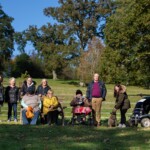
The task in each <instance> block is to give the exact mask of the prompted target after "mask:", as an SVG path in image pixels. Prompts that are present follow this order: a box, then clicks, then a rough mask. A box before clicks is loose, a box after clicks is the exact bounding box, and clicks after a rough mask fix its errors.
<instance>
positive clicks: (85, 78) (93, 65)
mask: <svg viewBox="0 0 150 150" xmlns="http://www.w3.org/2000/svg"><path fill="white" fill-rule="evenodd" d="M103 50H104V46H103V45H102V43H101V41H100V39H99V38H97V37H93V39H92V41H91V42H90V43H89V45H88V50H87V51H86V52H84V53H82V55H81V57H80V65H79V67H78V75H79V77H80V80H81V81H82V82H89V80H91V77H92V76H93V74H94V73H95V72H98V73H99V67H98V66H99V64H100V63H101V56H102V54H103Z"/></svg>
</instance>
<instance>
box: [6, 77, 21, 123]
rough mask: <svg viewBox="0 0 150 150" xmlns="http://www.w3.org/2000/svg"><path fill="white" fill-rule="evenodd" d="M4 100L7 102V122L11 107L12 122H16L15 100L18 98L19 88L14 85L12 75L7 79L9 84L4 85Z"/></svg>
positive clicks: (14, 81) (9, 117)
mask: <svg viewBox="0 0 150 150" xmlns="http://www.w3.org/2000/svg"><path fill="white" fill-rule="evenodd" d="M5 100H6V102H8V122H10V121H11V117H12V109H13V112H14V122H17V101H18V100H19V88H18V87H17V86H16V79H15V78H14V77H12V78H10V79H9V86H7V87H6V91H5Z"/></svg>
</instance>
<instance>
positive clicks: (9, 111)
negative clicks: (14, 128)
mask: <svg viewBox="0 0 150 150" xmlns="http://www.w3.org/2000/svg"><path fill="white" fill-rule="evenodd" d="M12 109H13V112H14V119H17V103H8V119H9V120H11V117H12Z"/></svg>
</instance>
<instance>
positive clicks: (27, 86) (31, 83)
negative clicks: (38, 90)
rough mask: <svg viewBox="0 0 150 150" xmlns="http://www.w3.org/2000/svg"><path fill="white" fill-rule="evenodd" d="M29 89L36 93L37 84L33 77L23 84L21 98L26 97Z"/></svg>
mask: <svg viewBox="0 0 150 150" xmlns="http://www.w3.org/2000/svg"><path fill="white" fill-rule="evenodd" d="M29 89H31V90H32V91H35V82H34V81H33V80H32V78H31V77H28V78H27V80H25V81H24V82H23V85H22V87H21V90H20V93H21V97H22V96H24V95H25V94H26V93H27V91H28V90H29Z"/></svg>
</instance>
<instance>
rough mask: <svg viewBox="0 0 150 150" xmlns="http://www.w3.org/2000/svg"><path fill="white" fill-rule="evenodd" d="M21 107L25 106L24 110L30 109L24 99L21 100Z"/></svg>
mask: <svg viewBox="0 0 150 150" xmlns="http://www.w3.org/2000/svg"><path fill="white" fill-rule="evenodd" d="M21 106H23V108H26V109H27V108H28V105H26V104H25V103H24V100H23V99H22V100H21Z"/></svg>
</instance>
